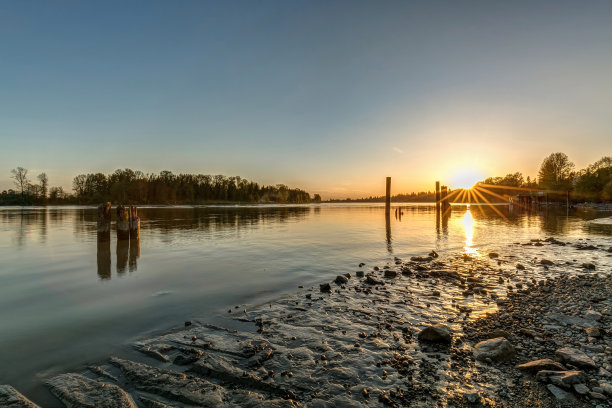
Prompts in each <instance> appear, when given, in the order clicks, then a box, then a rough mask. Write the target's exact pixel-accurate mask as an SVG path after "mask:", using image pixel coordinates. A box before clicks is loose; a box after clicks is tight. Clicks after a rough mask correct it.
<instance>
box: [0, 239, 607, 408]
mask: <svg viewBox="0 0 612 408" xmlns="http://www.w3.org/2000/svg"><path fill="white" fill-rule="evenodd" d="M505 253H507V255H505ZM568 254H569V258H571V259H569V258H568ZM560 259H565V260H563V261H562V260H560ZM568 259H569V260H568ZM610 264H612V248H606V247H602V246H601V245H592V244H590V243H588V242H585V241H582V240H579V241H575V242H561V241H559V240H557V239H554V238H549V239H546V240H540V239H534V240H531V241H529V242H523V243H517V244H516V245H513V246H511V247H510V248H500V249H499V250H498V252H490V253H487V254H481V255H478V256H477V255H474V256H472V255H469V254H466V253H454V254H453V253H451V254H440V255H439V254H437V253H436V252H433V251H432V252H431V253H430V254H427V255H423V256H419V257H413V258H411V259H410V260H402V259H399V258H395V259H394V260H393V261H391V262H389V264H387V265H366V264H363V263H362V264H360V265H358V266H357V265H356V267H355V272H354V273H351V274H346V275H339V276H338V277H337V278H336V279H335V280H334V281H332V282H328V283H323V284H321V285H320V286H317V287H311V288H300V289H299V291H298V292H296V293H293V294H290V295H287V296H285V297H283V298H281V299H278V300H276V301H274V302H273V303H270V304H265V305H260V306H258V307H255V308H254V309H253V310H250V309H246V308H244V306H240V307H239V306H234V307H232V308H231V309H228V310H227V313H226V318H225V319H224V320H225V321H224V324H222V325H219V324H218V325H210V324H206V322H185V327H184V328H181V329H180V330H175V331H172V332H168V333H164V334H161V335H156V336H154V337H150V338H146V339H141V340H139V341H138V342H137V343H136V344H134V348H135V350H136V351H137V352H135V353H134V356H133V358H131V359H130V360H127V359H120V358H115V357H113V358H111V359H109V360H108V361H104V362H101V363H100V364H97V365H92V366H90V367H88V368H87V370H85V371H83V372H79V373H67V374H62V375H59V376H56V377H53V378H50V379H48V380H47V385H48V387H49V389H50V390H51V392H52V393H53V395H55V396H56V397H57V399H58V401H57V405H54V406H62V403H63V404H64V405H65V406H67V407H90V406H95V407H183V406H185V407H188V406H245V407H256V406H257V407H258V406H269V407H293V406H308V407H334V406H343V407H344V406H345V407H363V406H414V407H434V406H440V407H443V406H449V407H451V406H453V407H473V406H489V407H527V406H529V407H556V406H576V407H601V408H604V407H610V406H612V405H611V402H610V401H611V399H612V386H611V385H610V384H611V383H612V373H611V372H612V348H611V346H610V345H611V344H612V280H611V279H610V275H611V274H610V272H611V269H610ZM59 401H61V403H60V402H59ZM0 406H2V407H29V408H31V407H36V406H37V405H35V404H34V403H32V402H30V401H28V400H27V399H26V398H25V397H24V396H22V395H21V394H19V393H18V391H17V390H15V389H13V388H12V387H9V386H0Z"/></svg>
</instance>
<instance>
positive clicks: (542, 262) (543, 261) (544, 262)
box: [540, 259, 555, 266]
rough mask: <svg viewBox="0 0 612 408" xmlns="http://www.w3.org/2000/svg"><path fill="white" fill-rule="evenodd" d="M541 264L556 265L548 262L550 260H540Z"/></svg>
mask: <svg viewBox="0 0 612 408" xmlns="http://www.w3.org/2000/svg"><path fill="white" fill-rule="evenodd" d="M540 263H541V264H542V265H546V266H551V265H554V264H555V263H554V262H553V261H550V260H548V259H540Z"/></svg>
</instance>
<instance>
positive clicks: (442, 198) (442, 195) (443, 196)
mask: <svg viewBox="0 0 612 408" xmlns="http://www.w3.org/2000/svg"><path fill="white" fill-rule="evenodd" d="M440 201H441V202H442V211H446V206H447V204H448V203H447V201H446V186H442V187H441V188H440Z"/></svg>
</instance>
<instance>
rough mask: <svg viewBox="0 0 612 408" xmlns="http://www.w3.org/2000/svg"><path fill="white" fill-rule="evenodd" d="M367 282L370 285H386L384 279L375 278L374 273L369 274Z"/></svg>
mask: <svg viewBox="0 0 612 408" xmlns="http://www.w3.org/2000/svg"><path fill="white" fill-rule="evenodd" d="M366 283H367V284H368V285H384V283H383V281H381V280H380V279H377V278H375V277H374V276H372V275H368V277H367V278H366Z"/></svg>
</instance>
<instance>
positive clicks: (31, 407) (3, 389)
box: [0, 385, 40, 408]
mask: <svg viewBox="0 0 612 408" xmlns="http://www.w3.org/2000/svg"><path fill="white" fill-rule="evenodd" d="M0 407H3V408H40V407H39V406H38V405H36V404H34V403H33V402H32V401H30V400H29V399H27V398H26V397H24V396H23V395H22V394H21V393H20V392H19V391H17V390H16V389H14V388H13V387H11V386H10V385H0Z"/></svg>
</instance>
